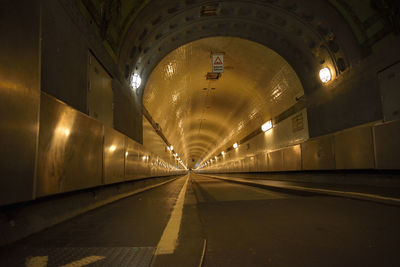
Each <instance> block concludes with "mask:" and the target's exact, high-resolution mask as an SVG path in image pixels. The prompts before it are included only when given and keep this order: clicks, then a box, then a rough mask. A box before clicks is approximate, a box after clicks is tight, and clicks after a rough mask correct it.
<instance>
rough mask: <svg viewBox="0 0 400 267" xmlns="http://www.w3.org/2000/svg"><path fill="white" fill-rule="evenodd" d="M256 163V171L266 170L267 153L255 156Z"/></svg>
mask: <svg viewBox="0 0 400 267" xmlns="http://www.w3.org/2000/svg"><path fill="white" fill-rule="evenodd" d="M256 164H257V171H258V172H266V171H268V153H261V154H258V155H257V156H256Z"/></svg>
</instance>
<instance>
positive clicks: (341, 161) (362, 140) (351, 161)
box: [335, 126, 374, 169]
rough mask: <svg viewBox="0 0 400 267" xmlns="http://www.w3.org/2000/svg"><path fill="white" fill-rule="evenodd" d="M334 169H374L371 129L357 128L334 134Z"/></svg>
mask: <svg viewBox="0 0 400 267" xmlns="http://www.w3.org/2000/svg"><path fill="white" fill-rule="evenodd" d="M335 159H336V169H372V168H374V150H373V143H372V129H371V127H369V126H368V127H358V128H353V129H350V130H345V131H343V132H340V133H337V134H335Z"/></svg>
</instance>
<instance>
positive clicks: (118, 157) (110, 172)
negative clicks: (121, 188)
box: [103, 127, 125, 184]
mask: <svg viewBox="0 0 400 267" xmlns="http://www.w3.org/2000/svg"><path fill="white" fill-rule="evenodd" d="M103 153H104V183H105V184H111V183H117V182H122V181H123V180H124V165H125V159H124V158H125V136H124V135H123V134H121V133H120V132H118V131H116V130H114V129H110V128H108V127H104V150H103Z"/></svg>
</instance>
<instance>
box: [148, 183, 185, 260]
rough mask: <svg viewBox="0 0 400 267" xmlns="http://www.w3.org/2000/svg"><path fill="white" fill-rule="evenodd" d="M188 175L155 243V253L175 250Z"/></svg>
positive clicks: (168, 252) (170, 252) (169, 252)
mask: <svg viewBox="0 0 400 267" xmlns="http://www.w3.org/2000/svg"><path fill="white" fill-rule="evenodd" d="M188 181H189V176H188V178H186V181H185V184H184V185H183V187H182V189H181V192H180V193H179V195H178V199H177V200H176V203H175V206H174V210H173V211H172V213H171V217H170V218H169V221H168V223H167V226H166V227H165V229H164V232H163V234H162V236H161V239H160V241H159V242H158V245H157V250H156V253H155V255H163V254H172V253H174V251H175V248H176V246H177V241H178V235H179V229H180V227H181V220H182V211H183V204H184V202H185V194H186V189H187V184H188Z"/></svg>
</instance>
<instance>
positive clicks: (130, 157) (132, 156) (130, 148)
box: [125, 137, 141, 180]
mask: <svg viewBox="0 0 400 267" xmlns="http://www.w3.org/2000/svg"><path fill="white" fill-rule="evenodd" d="M125 145H126V153H127V154H126V158H125V180H133V179H137V178H140V175H139V165H140V160H141V159H139V155H140V144H138V143H137V142H135V141H133V140H132V139H130V138H129V137H125Z"/></svg>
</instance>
